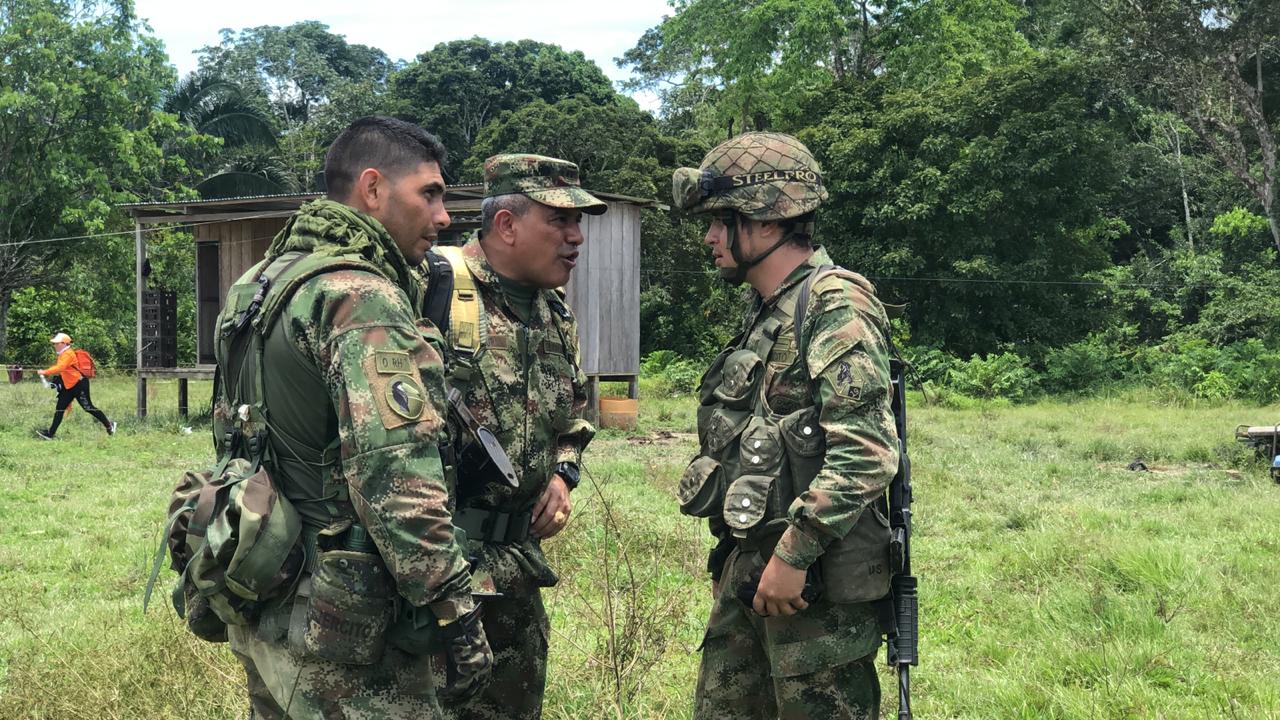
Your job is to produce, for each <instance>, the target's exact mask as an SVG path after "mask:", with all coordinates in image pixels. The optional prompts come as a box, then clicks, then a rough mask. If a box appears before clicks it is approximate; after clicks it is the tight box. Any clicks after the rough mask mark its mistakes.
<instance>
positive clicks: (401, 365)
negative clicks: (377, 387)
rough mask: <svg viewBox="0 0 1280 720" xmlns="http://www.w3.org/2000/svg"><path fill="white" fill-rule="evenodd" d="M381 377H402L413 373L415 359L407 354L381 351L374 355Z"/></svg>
mask: <svg viewBox="0 0 1280 720" xmlns="http://www.w3.org/2000/svg"><path fill="white" fill-rule="evenodd" d="M373 358H374V365H375V367H376V368H377V370H378V374H379V375H402V374H406V373H412V372H413V358H411V357H409V353H407V352H395V351H392V350H379V351H377V352H375V353H374V354H373Z"/></svg>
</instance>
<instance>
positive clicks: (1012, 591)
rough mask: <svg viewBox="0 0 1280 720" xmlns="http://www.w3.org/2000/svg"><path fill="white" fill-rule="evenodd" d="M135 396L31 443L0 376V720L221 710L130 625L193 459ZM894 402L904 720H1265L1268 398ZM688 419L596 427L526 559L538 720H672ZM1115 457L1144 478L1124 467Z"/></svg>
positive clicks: (204, 663) (186, 667) (25, 398)
mask: <svg viewBox="0 0 1280 720" xmlns="http://www.w3.org/2000/svg"><path fill="white" fill-rule="evenodd" d="M642 389H643V388H642ZM208 390H209V389H208V385H207V384H200V383H195V384H193V387H192V393H191V397H192V400H193V405H197V404H202V401H203V399H204V398H207V397H208ZM158 391H159V392H158V395H157V397H155V398H153V399H152V401H151V408H152V410H153V415H152V417H151V418H150V419H149V421H148V422H146V423H139V422H138V421H137V420H135V419H134V418H133V417H132V405H133V402H134V392H133V385H132V382H131V381H130V380H129V379H127V378H115V379H111V378H105V379H100V380H98V381H95V382H94V396H95V401H96V402H97V403H98V404H99V406H101V407H103V408H104V409H105V410H106V411H107V413H108V414H110V415H111V416H112V417H113V418H114V419H117V420H119V421H121V432H120V433H119V434H118V435H117V436H116V437H114V438H107V437H106V436H105V435H104V434H103V433H102V432H101V429H100V428H99V427H97V426H96V425H94V424H93V423H92V421H91V419H90V418H88V417H87V416H86V415H85V414H84V413H83V412H81V411H80V410H79V409H77V410H75V411H74V412H73V413H72V416H71V418H70V419H69V420H68V421H67V422H66V423H64V424H63V430H62V431H60V432H59V438H58V440H57V441H55V442H52V443H50V442H45V441H41V440H39V439H37V438H35V437H34V435H32V434H31V428H33V427H35V426H37V425H43V424H45V423H47V422H48V416H49V414H50V413H51V411H52V403H53V398H52V394H51V393H49V392H48V391H45V390H43V389H41V388H40V387H39V386H38V385H35V384H33V383H24V384H22V385H19V386H9V385H0V407H3V408H4V411H3V412H2V413H0V598H3V602H0V717H2V718H80V717H98V718H154V717H187V718H228V719H229V718H239V717H243V715H244V711H245V706H246V702H245V700H244V697H243V691H242V689H241V684H242V676H241V673H240V670H239V667H238V665H237V664H236V662H235V660H234V659H233V658H232V656H231V654H230V652H229V651H228V650H227V649H226V646H221V645H208V644H204V643H201V642H199V641H197V640H194V639H191V638H190V636H189V635H187V634H186V632H185V630H183V628H182V627H181V625H180V624H179V623H178V622H177V621H176V620H175V618H174V616H173V612H172V611H171V610H170V609H169V608H168V606H167V602H166V601H167V597H166V595H165V594H163V592H162V594H161V595H160V596H159V598H158V600H157V601H156V602H155V604H154V605H153V606H152V608H151V610H150V611H149V612H148V613H147V614H146V615H145V616H144V615H143V614H142V612H141V594H142V587H143V585H144V583H145V579H146V572H147V570H148V566H149V563H150V558H151V554H152V552H153V550H154V548H155V544H156V542H157V535H158V532H159V527H160V523H161V520H162V515H163V513H164V507H165V504H166V500H167V496H168V493H169V491H170V489H171V487H172V485H173V483H174V482H175V481H176V479H177V478H178V476H179V475H180V474H181V472H182V471H183V470H185V469H187V468H190V467H198V466H201V465H203V464H206V463H207V462H208V461H209V459H210V452H211V450H210V447H211V446H210V441H209V436H208V431H207V425H206V426H201V425H197V426H196V428H195V431H194V432H193V433H192V434H184V433H183V432H182V431H181V428H182V423H181V422H180V421H179V419H178V418H177V417H176V414H174V412H173V411H174V408H175V406H176V388H175V387H174V386H173V385H172V384H160V386H159V388H158ZM919 400H920V398H919V397H918V396H916V397H913V401H915V402H916V405H915V406H914V407H913V408H912V423H911V431H912V435H911V443H912V458H913V461H914V464H915V472H916V475H915V484H916V496H917V505H916V514H915V519H916V532H917V534H916V537H915V543H916V544H915V551H916V557H915V569H916V574H917V575H918V576H919V577H920V582H921V589H920V593H921V636H922V640H921V665H920V667H919V668H917V669H916V671H915V673H914V674H913V689H914V698H915V702H914V709H915V711H916V714H917V717H920V718H973V719H975V720H977V719H982V720H986V719H989V718H1027V719H1030V718H1062V719H1066V718H1080V719H1082V720H1083V719H1086V718H1089V719H1092V718H1116V719H1120V718H1163V719H1166V720H1175V719H1184V718H1185V719H1190V718H1241V719H1244V718H1249V719H1257V718H1264V719H1265V718H1280V651H1277V649H1276V646H1277V642H1276V639H1277V638H1280V588H1278V587H1277V582H1276V579H1277V577H1278V575H1277V571H1276V567H1277V557H1280V531H1278V530H1277V528H1276V525H1277V520H1280V486H1276V485H1274V484H1273V483H1271V482H1270V480H1269V479H1268V478H1267V477H1266V467H1265V465H1264V464H1263V463H1261V462H1259V461H1257V460H1255V459H1253V458H1252V457H1251V455H1250V454H1249V452H1247V451H1246V450H1245V449H1244V448H1242V447H1240V446H1238V445H1237V444H1236V443H1235V442H1234V441H1233V439H1232V431H1233V429H1234V427H1235V426H1236V425H1237V424H1240V423H1250V424H1263V423H1271V422H1275V418H1277V417H1280V407H1269V408H1257V407H1251V406H1247V405H1239V404H1225V405H1210V404H1200V405H1197V404H1188V405H1184V406H1171V405H1166V404H1163V403H1162V402H1161V401H1160V398H1159V397H1158V396H1155V395H1149V394H1145V393H1140V392H1139V393H1127V394H1122V395H1119V396H1116V397H1112V398H1102V399H1092V400H1081V401H1075V402H1071V403H1067V402H1057V401H1043V402H1039V403H1037V404H1034V405H1029V406H1017V407H1000V406H998V405H981V404H979V405H976V406H975V407H970V408H966V409H943V408H937V407H921V406H920V405H919ZM693 422H694V421H693V406H692V402H691V401H690V400H689V399H688V398H684V399H663V400H644V401H643V402H642V404H641V409H640V424H641V426H640V430H638V431H636V432H634V433H624V432H619V431H614V430H606V431H602V432H601V433H600V436H599V437H598V438H597V440H596V442H595V444H593V445H592V447H591V449H590V451H589V453H588V455H587V457H586V463H585V464H586V476H587V477H586V480H585V482H584V484H583V486H582V488H581V489H580V490H579V491H578V492H577V493H576V494H575V497H574V502H575V510H574V516H573V520H572V522H571V523H570V526H569V527H568V529H567V530H566V531H565V532H564V533H563V534H562V536H560V537H559V538H557V539H555V540H554V541H551V542H549V543H548V544H547V550H548V553H549V555H550V557H551V559H552V562H553V564H554V565H555V566H556V567H557V569H558V570H559V572H560V574H561V577H562V581H561V584H560V585H559V586H558V587H556V588H555V589H553V590H551V591H550V592H548V593H547V596H546V601H547V606H548V608H549V610H550V613H551V616H552V624H553V636H552V650H551V655H552V657H551V667H550V682H549V688H548V696H547V712H546V716H547V717H549V718H597V717H619V718H687V717H688V716H689V707H690V696H691V694H692V690H693V686H694V681H695V676H696V673H697V660H698V656H697V652H696V649H697V646H698V643H699V641H700V639H701V634H702V625H703V622H704V621H705V618H706V614H707V612H708V611H709V609H710V599H709V595H708V592H707V582H706V579H705V577H704V575H703V572H702V564H703V560H704V553H705V549H706V547H707V545H708V541H707V538H706V537H705V531H704V530H703V529H702V528H701V527H700V525H699V524H698V523H696V522H694V521H693V520H690V519H688V518H684V517H682V516H680V515H679V514H678V513H677V512H676V510H675V505H674V502H673V500H672V491H673V489H674V487H675V484H676V482H677V480H678V477H679V474H680V472H681V470H682V469H683V466H684V464H685V463H686V462H687V461H688V459H689V458H690V456H691V455H692V453H693V451H694V446H695V441H694V438H693V436H692V435H691V433H692V431H693ZM1138 457H1141V458H1142V459H1143V460H1144V461H1145V462H1146V464H1147V465H1148V466H1149V467H1150V468H1151V472H1146V473H1142V472H1130V471H1128V470H1126V469H1125V467H1126V466H1127V465H1128V464H1129V463H1130V462H1131V461H1132V460H1134V459H1135V458H1138ZM163 577H164V580H165V582H164V587H163V588H162V591H163V590H167V587H168V583H169V580H170V576H169V575H168V574H167V573H166V575H165V576H163ZM882 680H883V684H884V687H885V689H886V693H885V695H886V698H885V710H886V713H885V716H886V717H894V716H895V715H894V714H893V713H892V712H890V710H892V709H893V708H895V707H896V698H895V697H894V695H893V692H892V688H893V687H894V685H893V682H892V679H891V678H890V676H889V675H888V674H887V673H886V674H885V675H883V676H882Z"/></svg>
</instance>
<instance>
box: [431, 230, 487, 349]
mask: <svg viewBox="0 0 1280 720" xmlns="http://www.w3.org/2000/svg"><path fill="white" fill-rule="evenodd" d="M436 251H437V252H439V253H440V254H441V255H442V256H444V258H445V260H448V261H449V265H450V267H452V269H453V292H452V294H451V296H450V299H449V328H448V339H449V344H450V345H451V346H452V347H453V349H454V350H457V351H459V352H462V353H467V354H474V353H475V352H476V351H477V350H479V349H480V295H479V293H478V291H477V289H476V279H475V276H473V275H472V274H471V269H470V268H468V267H467V261H466V258H465V257H463V255H462V248H460V247H439V248H436ZM440 330H441V331H442V332H443V331H444V330H445V329H444V328H443V327H441V328H440Z"/></svg>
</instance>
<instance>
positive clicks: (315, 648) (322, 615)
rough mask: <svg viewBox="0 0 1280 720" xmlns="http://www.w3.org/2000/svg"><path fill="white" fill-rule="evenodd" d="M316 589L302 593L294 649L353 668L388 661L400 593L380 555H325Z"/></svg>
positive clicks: (293, 626) (293, 622) (292, 628)
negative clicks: (386, 655) (389, 628)
mask: <svg viewBox="0 0 1280 720" xmlns="http://www.w3.org/2000/svg"><path fill="white" fill-rule="evenodd" d="M309 586H310V587H304V588H300V589H299V592H298V594H297V596H296V598H295V600H294V607H293V613H292V615H291V617H290V621H289V649H290V650H291V651H293V652H294V653H295V654H297V655H301V656H304V657H313V658H319V659H321V660H328V661H330V662H335V663H343V664H347V665H371V664H373V663H376V662H377V661H378V660H380V659H381V658H382V653H383V650H384V649H385V646H386V632H387V626H388V625H389V624H390V623H391V621H392V619H393V617H394V616H395V604H396V589H395V583H394V582H392V580H391V575H390V573H389V572H388V571H387V569H386V566H385V565H383V562H382V557H381V556H379V555H378V554H377V553H376V552H373V553H368V552H359V551H355V550H327V551H323V552H320V553H319V556H318V557H317V559H316V570H315V572H314V573H313V574H312V575H311V578H310V583H309Z"/></svg>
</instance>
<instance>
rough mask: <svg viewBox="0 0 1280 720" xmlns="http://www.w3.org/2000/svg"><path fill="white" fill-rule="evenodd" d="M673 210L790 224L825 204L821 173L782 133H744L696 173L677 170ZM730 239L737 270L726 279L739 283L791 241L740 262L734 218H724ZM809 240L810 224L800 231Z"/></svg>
mask: <svg viewBox="0 0 1280 720" xmlns="http://www.w3.org/2000/svg"><path fill="white" fill-rule="evenodd" d="M671 194H672V199H673V200H674V201H675V205H676V206H677V207H679V208H680V209H682V210H685V211H687V212H691V213H710V212H715V213H719V212H724V213H729V214H736V215H741V216H742V217H746V218H749V219H751V220H759V221H768V220H789V219H791V218H798V217H801V216H803V215H806V214H808V213H811V212H813V211H814V210H815V209H817V207H818V206H819V205H821V204H822V203H824V202H826V200H827V197H828V195H827V189H826V187H824V186H823V184H822V169H821V168H820V167H818V161H817V160H815V159H814V157H813V153H811V152H809V148H807V147H805V145H804V143H802V142H800V141H799V140H797V139H795V138H793V137H791V136H790V135H783V134H782V133H772V132H749V133H745V134H742V135H739V136H737V137H735V138H732V139H730V140H726V141H725V142H723V143H720V144H719V145H717V146H716V147H715V149H713V150H712V151H711V152H709V153H707V156H706V157H705V158H703V160H702V165H701V166H700V167H698V168H696V169H695V168H680V169H678V170H676V171H675V173H674V174H673V175H672V178H671ZM728 219H732V220H734V221H733V222H726V223H725V224H726V226H728V228H729V238H728V241H727V242H726V245H727V246H728V248H729V250H730V252H732V253H733V258H734V261H735V262H737V265H738V266H737V268H734V269H732V270H726V271H724V272H723V273H722V274H723V275H724V277H725V279H727V280H729V281H731V282H734V283H740V282H742V281H743V280H744V279H745V278H746V273H747V270H749V269H751V267H753V266H754V265H756V264H757V263H759V262H760V261H761V260H764V259H765V258H766V257H768V256H769V254H770V253H772V252H773V251H774V250H777V249H778V248H779V247H781V245H782V244H783V243H784V242H786V241H787V240H789V239H790V236H787V237H784V238H783V239H782V240H779V241H778V243H777V244H775V245H774V246H773V247H771V248H769V249H768V250H766V251H765V252H763V253H761V254H760V255H758V256H756V257H754V258H750V259H747V258H743V257H742V251H741V248H740V246H739V243H738V242H737V232H736V231H737V222H736V218H728ZM799 231H800V232H803V233H805V234H807V235H809V236H810V237H811V236H812V235H813V227H812V223H811V222H810V223H806V226H805V227H803V228H800V230H799Z"/></svg>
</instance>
